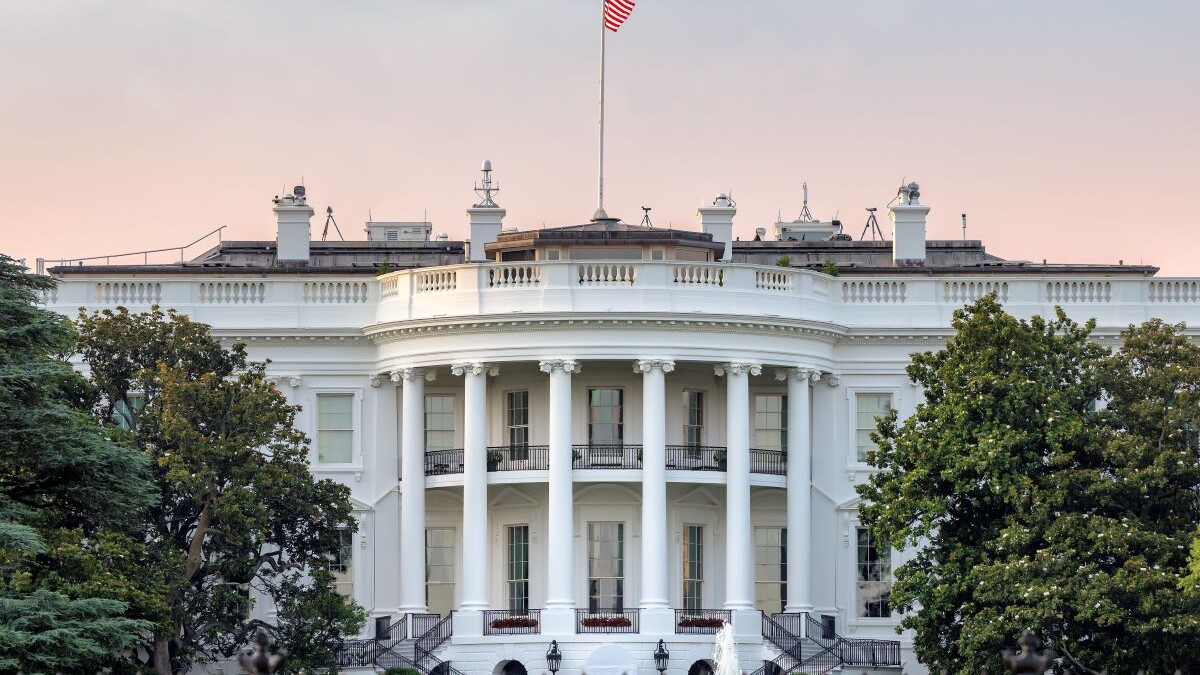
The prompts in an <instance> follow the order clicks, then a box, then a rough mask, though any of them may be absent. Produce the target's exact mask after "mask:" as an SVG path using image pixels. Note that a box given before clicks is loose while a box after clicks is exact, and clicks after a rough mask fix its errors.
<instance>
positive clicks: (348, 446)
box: [317, 394, 354, 464]
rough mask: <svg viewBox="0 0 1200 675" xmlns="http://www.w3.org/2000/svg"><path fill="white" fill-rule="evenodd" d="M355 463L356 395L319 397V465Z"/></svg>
mask: <svg viewBox="0 0 1200 675" xmlns="http://www.w3.org/2000/svg"><path fill="white" fill-rule="evenodd" d="M352 461H354V394H318V395H317V462H319V463H321V464H349V463H351V462H352Z"/></svg>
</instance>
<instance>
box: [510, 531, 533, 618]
mask: <svg viewBox="0 0 1200 675" xmlns="http://www.w3.org/2000/svg"><path fill="white" fill-rule="evenodd" d="M508 609H509V611H512V612H527V611H529V526H528V525H510V526H509V527H508Z"/></svg>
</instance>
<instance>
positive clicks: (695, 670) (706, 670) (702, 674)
mask: <svg viewBox="0 0 1200 675" xmlns="http://www.w3.org/2000/svg"><path fill="white" fill-rule="evenodd" d="M688 675H713V667H712V664H711V663H709V662H708V661H707V660H705V659H700V660H699V661H697V662H695V663H693V664H692V667H691V668H688Z"/></svg>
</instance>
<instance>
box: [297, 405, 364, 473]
mask: <svg viewBox="0 0 1200 675" xmlns="http://www.w3.org/2000/svg"><path fill="white" fill-rule="evenodd" d="M331 395H332V396H346V395H349V396H351V397H352V398H351V401H350V415H351V417H350V419H351V434H350V461H349V462H339V463H330V464H324V463H322V462H321V461H320V457H321V453H320V448H318V444H319V443H320V433H319V432H320V430H321V429H320V425H321V420H320V410H319V403H318V402H317V399H318V397H320V396H331ZM308 401H309V410H311V411H312V413H311V414H310V415H309V416H308V417H309V420H308V425H307V426H308V437H309V438H310V439H312V441H311V443H310V446H311V447H310V451H309V452H310V455H311V456H310V459H309V463H310V464H311V465H312V466H314V467H316V469H317V470H318V471H353V472H359V471H362V466H363V457H362V432H363V428H362V403H363V390H362V388H361V387H314V388H313V389H312V390H311V392H310V393H309V398H308Z"/></svg>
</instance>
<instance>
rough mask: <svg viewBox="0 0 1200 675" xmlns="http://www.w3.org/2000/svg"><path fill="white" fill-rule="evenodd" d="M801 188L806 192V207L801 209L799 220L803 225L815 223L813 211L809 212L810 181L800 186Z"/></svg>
mask: <svg viewBox="0 0 1200 675" xmlns="http://www.w3.org/2000/svg"><path fill="white" fill-rule="evenodd" d="M800 188H801V189H802V190H804V207H803V208H801V209H800V217H799V218H797V220H799V221H800V222H802V223H811V222H813V215H812V211H809V210H808V181H804V182H803V183H801V184H800Z"/></svg>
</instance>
